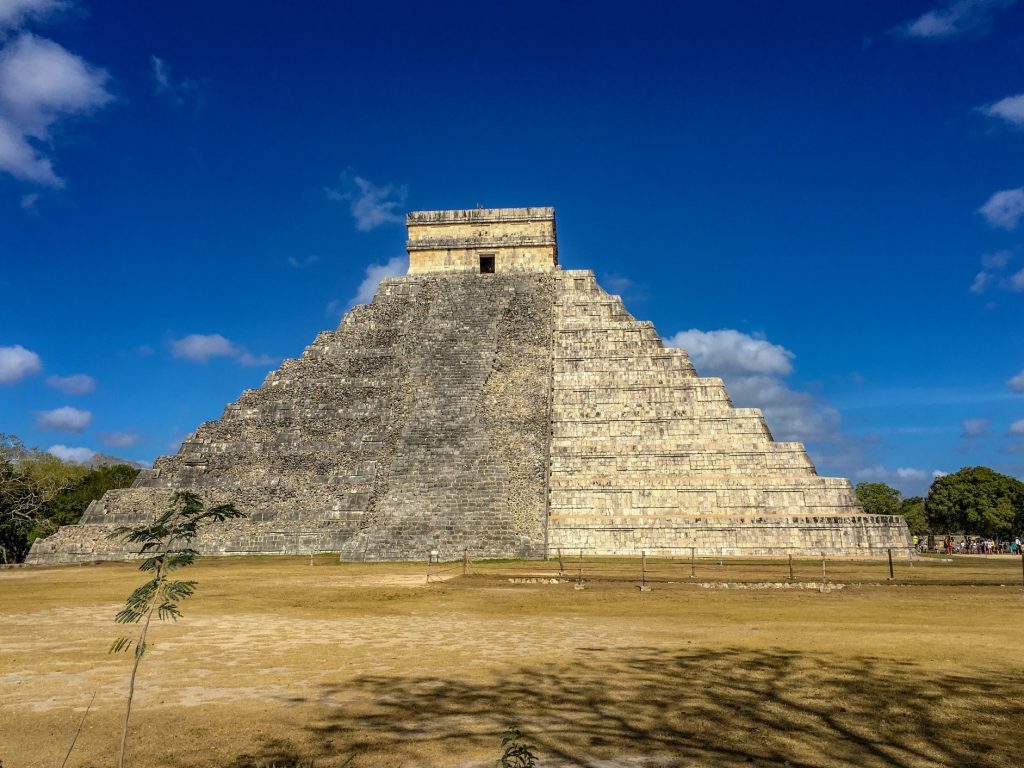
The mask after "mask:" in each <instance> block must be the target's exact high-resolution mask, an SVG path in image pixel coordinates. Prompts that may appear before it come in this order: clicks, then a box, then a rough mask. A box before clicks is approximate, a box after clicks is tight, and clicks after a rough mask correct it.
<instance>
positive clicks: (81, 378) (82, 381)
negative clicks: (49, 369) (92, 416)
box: [46, 373, 96, 395]
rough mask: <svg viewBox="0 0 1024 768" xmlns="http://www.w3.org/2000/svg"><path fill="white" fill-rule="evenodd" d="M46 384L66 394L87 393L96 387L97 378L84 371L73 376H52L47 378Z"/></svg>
mask: <svg viewBox="0 0 1024 768" xmlns="http://www.w3.org/2000/svg"><path fill="white" fill-rule="evenodd" d="M46 384H47V386H50V387H53V388H54V389H59V390H60V391H61V392H63V393H64V394H66V395H86V394H88V393H90V392H92V391H93V390H95V389H96V379H94V378H93V377H92V376H88V375H86V374H84V373H76V374H74V375H73V376H50V377H48V378H47V379H46Z"/></svg>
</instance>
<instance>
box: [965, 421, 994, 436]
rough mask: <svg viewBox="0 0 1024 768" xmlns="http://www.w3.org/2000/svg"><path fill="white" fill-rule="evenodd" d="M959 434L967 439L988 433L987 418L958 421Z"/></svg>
mask: <svg viewBox="0 0 1024 768" xmlns="http://www.w3.org/2000/svg"><path fill="white" fill-rule="evenodd" d="M960 427H961V430H962V431H961V432H960V436H961V437H963V438H966V439H968V440H973V439H976V438H979V437H986V436H987V435H988V419H964V420H963V421H961V422H960Z"/></svg>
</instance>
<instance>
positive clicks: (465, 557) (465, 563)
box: [462, 547, 469, 576]
mask: <svg viewBox="0 0 1024 768" xmlns="http://www.w3.org/2000/svg"><path fill="white" fill-rule="evenodd" d="M468 574H469V547H466V548H465V549H463V550H462V575H463V576H466V575H468Z"/></svg>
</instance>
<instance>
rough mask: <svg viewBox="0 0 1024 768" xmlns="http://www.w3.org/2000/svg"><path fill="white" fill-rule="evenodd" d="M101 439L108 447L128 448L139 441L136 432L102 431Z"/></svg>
mask: <svg viewBox="0 0 1024 768" xmlns="http://www.w3.org/2000/svg"><path fill="white" fill-rule="evenodd" d="M100 440H102V441H103V444H104V445H105V446H107V447H108V448H127V447H129V446H131V445H135V444H136V443H137V442H139V435H138V434H137V433H136V432H100Z"/></svg>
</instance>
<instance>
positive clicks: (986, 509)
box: [924, 467, 1024, 537]
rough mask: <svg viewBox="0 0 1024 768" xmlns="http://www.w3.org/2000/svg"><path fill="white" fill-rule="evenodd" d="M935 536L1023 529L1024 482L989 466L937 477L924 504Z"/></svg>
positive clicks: (993, 534)
mask: <svg viewBox="0 0 1024 768" xmlns="http://www.w3.org/2000/svg"><path fill="white" fill-rule="evenodd" d="M924 511H925V515H926V516H927V518H928V525H929V527H930V529H931V530H932V531H933V532H935V533H940V532H942V533H963V534H966V535H980V536H987V537H996V536H1000V537H1005V536H1009V535H1010V534H1012V533H1013V531H1014V530H1015V529H1016V530H1018V531H1020V530H1021V529H1022V527H1024V483H1022V482H1021V481H1020V480H1017V479H1015V478H1012V477H1010V476H1009V475H1003V474H1000V473H999V472H996V471H995V470H992V469H989V468H988V467H964V468H963V469H961V470H960V471H959V472H954V473H953V474H951V475H944V476H942V477H940V478H937V479H936V480H935V482H934V483H932V487H931V488H930V489H929V491H928V497H927V498H926V499H925V502H924Z"/></svg>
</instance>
